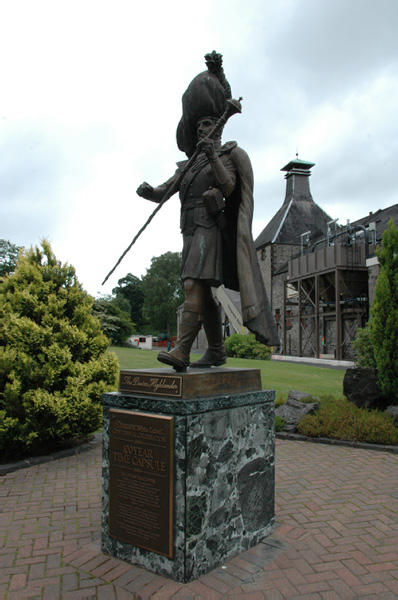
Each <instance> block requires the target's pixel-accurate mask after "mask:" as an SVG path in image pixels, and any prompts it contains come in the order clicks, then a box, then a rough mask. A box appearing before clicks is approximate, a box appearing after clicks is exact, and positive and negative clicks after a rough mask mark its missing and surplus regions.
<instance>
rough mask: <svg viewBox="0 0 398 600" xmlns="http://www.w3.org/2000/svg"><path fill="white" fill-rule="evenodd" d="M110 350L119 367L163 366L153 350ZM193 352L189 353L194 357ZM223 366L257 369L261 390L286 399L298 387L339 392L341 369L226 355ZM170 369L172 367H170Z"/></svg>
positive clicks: (315, 391)
mask: <svg viewBox="0 0 398 600" xmlns="http://www.w3.org/2000/svg"><path fill="white" fill-rule="evenodd" d="M109 351H110V352H113V353H114V354H116V356H117V357H118V359H119V364H120V368H121V369H156V368H159V367H164V365H161V364H160V363H159V362H158V360H157V358H156V357H157V351H155V350H145V349H141V350H139V349H137V348H119V347H117V346H111V347H110V349H109ZM197 358H198V356H197V355H192V360H196V359H197ZM226 366H227V367H230V368H246V369H260V371H261V383H262V386H263V389H266V390H275V397H276V398H279V397H280V396H282V397H283V398H284V399H286V398H287V396H288V393H289V391H290V390H299V391H300V392H305V393H307V394H309V395H311V396H316V397H319V396H322V395H325V394H332V395H333V396H336V397H342V395H343V379H344V373H345V371H340V370H337V369H326V368H322V367H314V366H311V365H305V364H303V363H288V362H284V361H269V360H267V361H266V360H251V359H244V358H228V360H227V364H226ZM170 371H172V369H171V368H170Z"/></svg>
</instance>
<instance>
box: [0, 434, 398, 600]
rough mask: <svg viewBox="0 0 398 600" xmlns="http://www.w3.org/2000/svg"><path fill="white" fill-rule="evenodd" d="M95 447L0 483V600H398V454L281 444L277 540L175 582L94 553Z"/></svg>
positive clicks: (96, 506)
mask: <svg viewBox="0 0 398 600" xmlns="http://www.w3.org/2000/svg"><path fill="white" fill-rule="evenodd" d="M100 469H101V454H100V448H96V449H94V450H91V451H90V452H86V453H84V454H79V455H77V456H73V457H70V458H64V459H61V460H58V461H54V462H51V463H46V464H41V465H38V466H32V467H29V468H27V469H23V470H21V471H16V472H14V473H11V474H9V475H7V476H5V477H2V478H0V498H1V509H2V512H1V513H0V540H1V543H0V548H1V550H0V598H7V600H11V599H18V600H20V599H22V598H44V599H53V598H54V599H55V598H57V599H58V598H71V599H73V600H74V599H78V598H97V599H98V600H101V599H104V600H105V599H113V598H115V599H117V600H124V599H128V598H129V599H134V598H136V599H137V600H139V599H142V600H144V599H145V598H155V599H160V598H175V599H181V600H183V599H187V600H189V599H194V598H198V599H200V598H205V599H209V600H212V599H213V598H214V599H216V598H225V597H228V598H230V599H233V598H240V599H248V600H258V599H262V598H266V599H270V600H271V599H279V598H302V599H304V598H306V599H312V598H314V599H315V598H323V599H325V600H329V599H330V600H332V599H333V598H336V599H339V598H377V599H380V598H382V599H391V600H392V599H396V598H398V457H397V456H396V455H392V454H387V453H384V452H372V451H367V450H355V449H351V448H340V447H331V446H322V445H317V444H311V443H306V442H297V441H284V440H282V441H281V440H278V441H277V469H276V473H277V498H276V516H277V528H276V531H275V533H274V534H273V535H272V536H271V537H270V538H267V540H266V543H262V544H259V545H258V546H256V547H254V548H252V549H250V550H248V551H247V552H245V553H244V554H242V555H240V556H239V557H238V558H235V559H233V560H231V561H229V562H227V563H226V564H225V565H224V567H222V568H218V569H216V570H215V571H213V572H211V573H209V574H208V575H205V576H203V577H201V578H200V579H198V580H197V581H194V582H192V583H189V584H186V585H183V584H180V583H175V582H173V581H170V580H168V579H165V578H164V577H160V576H156V575H153V574H151V573H148V572H147V571H145V570H144V569H141V568H139V567H132V566H129V565H127V564H126V563H123V562H121V561H119V560H117V559H114V558H110V557H108V556H106V555H104V554H102V553H101V551H100V543H99V532H100V484H101V472H100Z"/></svg>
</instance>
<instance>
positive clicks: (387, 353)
mask: <svg viewBox="0 0 398 600" xmlns="http://www.w3.org/2000/svg"><path fill="white" fill-rule="evenodd" d="M376 253H377V256H378V258H379V262H380V274H379V276H378V278H377V283H376V289H375V297H374V301H373V305H372V308H371V313H370V322H369V332H370V341H371V344H372V347H373V352H374V358H375V361H376V366H377V369H378V385H379V388H380V391H381V393H382V395H383V396H384V397H385V398H386V400H387V401H388V402H389V403H390V404H398V230H397V229H396V227H395V225H394V222H393V220H392V219H391V220H390V222H389V224H388V229H386V230H385V232H384V233H383V238H382V243H381V248H378V249H377V250H376Z"/></svg>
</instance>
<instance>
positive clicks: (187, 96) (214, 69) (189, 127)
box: [177, 50, 231, 156]
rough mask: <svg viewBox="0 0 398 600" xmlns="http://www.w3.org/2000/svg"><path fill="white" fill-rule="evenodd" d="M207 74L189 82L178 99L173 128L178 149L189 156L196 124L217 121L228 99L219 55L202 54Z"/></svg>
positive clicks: (192, 147)
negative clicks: (178, 117) (207, 119)
mask: <svg viewBox="0 0 398 600" xmlns="http://www.w3.org/2000/svg"><path fill="white" fill-rule="evenodd" d="M205 59H206V66H207V71H203V73H199V75H197V76H196V77H195V79H193V80H192V81H191V83H190V84H189V86H188V88H187V89H186V91H185V92H184V95H183V97H182V117H181V120H180V122H179V123H178V127H177V145H178V148H179V149H180V150H181V151H182V152H185V154H186V155H187V156H191V155H192V154H193V153H194V151H195V147H196V143H197V139H196V124H197V122H198V120H199V119H202V118H203V117H215V118H219V117H221V115H222V114H223V113H224V110H225V106H226V101H227V100H228V99H230V98H231V88H230V85H229V83H228V81H227V79H226V77H225V75H224V69H223V67H222V54H217V52H216V51H215V50H213V52H211V53H209V54H206V56H205Z"/></svg>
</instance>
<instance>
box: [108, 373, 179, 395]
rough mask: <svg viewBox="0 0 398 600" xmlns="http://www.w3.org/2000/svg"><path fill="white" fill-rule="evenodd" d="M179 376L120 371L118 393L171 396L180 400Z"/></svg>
mask: <svg viewBox="0 0 398 600" xmlns="http://www.w3.org/2000/svg"><path fill="white" fill-rule="evenodd" d="M181 381H182V378H181V376H175V375H163V374H157V373H156V371H155V372H152V373H151V372H150V371H149V373H143V372H142V371H141V372H137V371H133V370H126V371H123V370H122V371H120V379H119V392H138V393H139V394H152V395H156V396H172V397H173V398H181V392H182V385H181Z"/></svg>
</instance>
